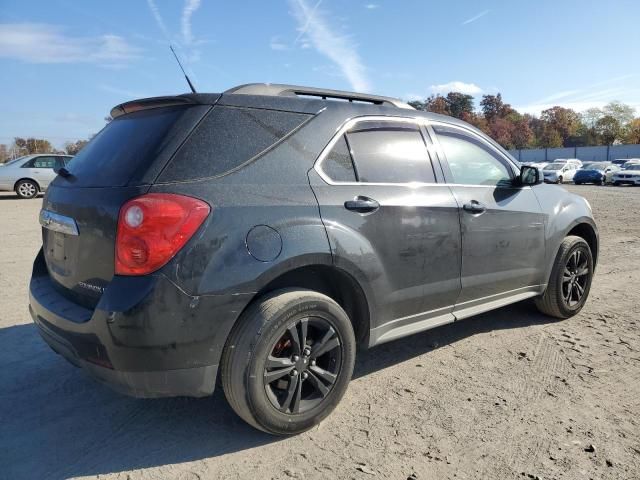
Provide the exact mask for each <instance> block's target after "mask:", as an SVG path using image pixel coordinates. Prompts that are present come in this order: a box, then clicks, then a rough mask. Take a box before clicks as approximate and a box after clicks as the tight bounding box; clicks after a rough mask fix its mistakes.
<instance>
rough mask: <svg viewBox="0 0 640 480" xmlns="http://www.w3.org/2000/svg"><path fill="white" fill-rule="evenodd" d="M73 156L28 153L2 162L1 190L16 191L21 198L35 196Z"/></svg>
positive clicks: (0, 166)
mask: <svg viewBox="0 0 640 480" xmlns="http://www.w3.org/2000/svg"><path fill="white" fill-rule="evenodd" d="M71 158H73V157H71V156H70V155H56V154H48V153H47V154H37V155H26V156H24V157H20V158H16V159H15V160H10V161H9V162H7V163H4V164H0V191H5V192H11V191H14V192H16V194H18V196H19V197H20V198H33V197H35V196H36V195H37V194H38V192H41V191H43V190H46V188H47V187H48V186H49V183H51V181H52V180H53V179H54V178H56V172H57V171H58V170H59V169H60V168H62V167H64V166H65V165H66V164H67V163H69V160H71Z"/></svg>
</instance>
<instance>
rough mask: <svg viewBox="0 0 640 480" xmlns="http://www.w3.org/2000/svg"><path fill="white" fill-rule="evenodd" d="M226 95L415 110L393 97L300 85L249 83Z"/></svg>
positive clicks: (227, 92) (228, 91)
mask: <svg viewBox="0 0 640 480" xmlns="http://www.w3.org/2000/svg"><path fill="white" fill-rule="evenodd" d="M224 93H226V94H242V95H267V96H285V97H295V96H300V97H319V98H322V99H325V100H326V99H340V100H346V101H349V102H365V103H372V104H374V105H386V106H392V107H397V108H407V109H413V107H412V106H411V105H409V104H407V103H405V102H403V101H402V100H399V99H397V98H392V97H382V96H379V95H368V94H366V93H355V92H345V91H342V90H329V89H326V88H315V87H301V86H298V85H283V84H278V83H247V84H245V85H238V86H237V87H233V88H230V89H229V90H227V91H225V92H224Z"/></svg>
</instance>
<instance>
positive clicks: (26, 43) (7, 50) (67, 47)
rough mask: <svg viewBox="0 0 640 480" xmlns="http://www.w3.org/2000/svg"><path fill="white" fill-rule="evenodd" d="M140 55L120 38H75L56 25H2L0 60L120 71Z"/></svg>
mask: <svg viewBox="0 0 640 480" xmlns="http://www.w3.org/2000/svg"><path fill="white" fill-rule="evenodd" d="M139 55H140V49H139V48H137V47H134V46H132V45H129V43H127V41H126V40H125V39H124V38H123V37H120V36H118V35H112V34H105V35H99V36H93V37H76V36H70V35H67V34H66V33H65V32H64V29H63V28H61V27H57V26H54V25H47V24H39V23H21V24H0V57H5V58H14V59H17V60H21V61H23V62H27V63H96V64H100V65H103V66H108V67H118V66H122V65H124V64H126V63H128V62H130V61H131V60H133V59H135V58H137V57H138V56H139Z"/></svg>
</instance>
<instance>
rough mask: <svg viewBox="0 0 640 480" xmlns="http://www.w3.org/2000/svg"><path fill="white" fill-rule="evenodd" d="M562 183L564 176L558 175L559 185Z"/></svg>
mask: <svg viewBox="0 0 640 480" xmlns="http://www.w3.org/2000/svg"><path fill="white" fill-rule="evenodd" d="M561 183H562V177H558V185H560V184H561Z"/></svg>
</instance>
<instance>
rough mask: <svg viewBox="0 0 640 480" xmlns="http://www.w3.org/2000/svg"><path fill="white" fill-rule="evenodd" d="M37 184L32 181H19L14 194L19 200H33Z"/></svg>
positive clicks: (36, 192)
mask: <svg viewBox="0 0 640 480" xmlns="http://www.w3.org/2000/svg"><path fill="white" fill-rule="evenodd" d="M39 190H40V189H39V188H38V184H37V183H35V182H34V181H33V180H20V181H19V182H18V183H17V184H16V194H17V195H18V197H20V198H25V199H26V198H33V197H35V196H36V195H37V194H38V191H39Z"/></svg>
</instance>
